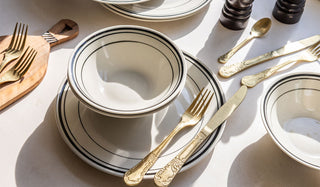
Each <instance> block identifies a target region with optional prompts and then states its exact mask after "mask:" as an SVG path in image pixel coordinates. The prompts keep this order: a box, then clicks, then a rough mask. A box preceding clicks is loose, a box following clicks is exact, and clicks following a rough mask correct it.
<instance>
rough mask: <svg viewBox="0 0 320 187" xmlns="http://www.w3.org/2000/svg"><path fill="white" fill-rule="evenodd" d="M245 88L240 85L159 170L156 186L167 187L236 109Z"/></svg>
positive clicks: (155, 179)
mask: <svg viewBox="0 0 320 187" xmlns="http://www.w3.org/2000/svg"><path fill="white" fill-rule="evenodd" d="M247 90H248V88H247V86H245V85H242V86H241V87H240V88H239V90H238V91H237V92H236V93H235V94H234V95H233V96H232V97H231V98H230V99H229V100H228V101H227V102H226V103H225V104H224V105H222V107H221V108H220V109H219V110H218V111H217V112H216V113H215V114H214V115H213V117H212V118H211V119H210V120H209V122H208V123H207V124H206V125H205V126H204V127H203V128H202V129H201V131H200V132H199V133H198V134H197V135H196V136H195V137H194V138H193V139H192V140H191V142H190V143H189V144H188V145H187V146H186V147H185V148H184V149H183V150H182V151H181V152H180V153H179V154H178V155H177V156H176V157H175V158H174V159H173V160H171V161H170V162H169V163H168V164H167V165H166V166H165V167H163V168H162V169H161V170H159V171H158V172H157V173H156V174H155V176H154V182H155V183H156V185H157V186H163V187H164V186H168V185H169V184H170V183H171V181H172V180H173V178H174V177H175V175H176V174H177V173H178V172H179V171H180V169H181V168H182V166H183V164H184V163H185V162H186V161H187V160H188V158H189V157H190V156H191V155H192V153H193V152H194V151H195V150H196V149H197V148H198V147H199V146H200V145H201V143H202V142H203V141H204V140H205V139H206V138H207V137H208V136H209V135H210V134H211V133H213V132H214V130H215V129H216V128H217V127H219V126H220V125H221V124H222V123H223V122H224V121H225V120H226V119H227V118H228V117H229V116H230V115H231V114H232V113H233V111H234V110H235V109H236V108H238V106H239V105H240V104H241V102H242V101H243V99H244V98H245V96H246V94H247Z"/></svg>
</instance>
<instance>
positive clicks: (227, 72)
mask: <svg viewBox="0 0 320 187" xmlns="http://www.w3.org/2000/svg"><path fill="white" fill-rule="evenodd" d="M278 56H280V55H279V53H277V52H275V51H271V52H269V53H266V54H264V55H260V56H258V57H255V58H252V59H249V60H246V61H243V62H238V63H235V64H231V65H227V66H223V67H221V68H220V70H219V75H220V76H222V77H225V78H228V77H231V76H232V75H234V74H236V73H239V72H240V71H243V70H245V69H247V68H249V67H251V66H254V65H257V64H259V63H262V62H264V61H267V60H271V59H273V58H276V57H278Z"/></svg>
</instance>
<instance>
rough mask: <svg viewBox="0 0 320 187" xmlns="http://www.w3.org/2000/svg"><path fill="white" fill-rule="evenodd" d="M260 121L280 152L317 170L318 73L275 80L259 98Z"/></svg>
mask: <svg viewBox="0 0 320 187" xmlns="http://www.w3.org/2000/svg"><path fill="white" fill-rule="evenodd" d="M262 119H263V121H264V125H265V128H266V129H267V131H268V133H269V135H270V136H271V137H272V139H273V140H274V142H275V143H276V144H277V145H278V146H279V147H280V148H281V149H282V151H284V152H285V153H286V154H288V155H289V156H290V157H292V158H293V159H295V160H296V161H298V162H300V163H302V164H304V165H306V166H309V167H312V168H315V169H320V74H313V73H295V74H292V75H289V76H285V77H282V78H280V79H278V80H277V81H276V82H275V83H274V84H273V85H272V86H271V87H270V88H269V89H268V90H267V91H266V93H265V95H264V97H263V100H262Z"/></svg>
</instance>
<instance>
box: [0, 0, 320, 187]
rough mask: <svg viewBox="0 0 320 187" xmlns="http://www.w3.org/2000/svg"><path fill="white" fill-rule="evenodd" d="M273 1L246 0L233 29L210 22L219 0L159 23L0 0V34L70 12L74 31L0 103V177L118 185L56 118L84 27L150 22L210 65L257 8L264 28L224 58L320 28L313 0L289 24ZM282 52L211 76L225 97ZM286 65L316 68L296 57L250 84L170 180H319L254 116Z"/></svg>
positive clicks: (32, 185) (238, 37)
mask: <svg viewBox="0 0 320 187" xmlns="http://www.w3.org/2000/svg"><path fill="white" fill-rule="evenodd" d="M275 2H276V1H275V0H257V1H255V2H254V5H253V10H252V14H251V18H250V20H249V22H248V26H247V27H246V29H245V30H242V31H232V30H229V29H226V28H224V27H223V26H222V25H221V24H220V22H219V17H220V13H221V9H222V7H223V4H224V1H223V0H213V1H212V2H211V3H210V4H209V5H208V6H207V7H205V8H204V9H202V10H201V11H200V12H199V13H198V14H196V15H194V16H192V17H189V18H185V19H182V20H178V21H172V22H161V23H152V22H142V21H134V20H131V19H128V18H124V17H122V16H119V15H116V14H114V13H112V12H110V11H108V10H106V9H104V8H103V7H102V6H100V5H99V4H98V3H96V2H94V1H90V0H26V1H22V0H1V1H0V17H1V19H0V25H1V26H0V34H1V35H9V34H11V33H12V29H13V26H14V24H15V23H16V22H22V23H28V24H29V34H32V35H40V34H42V33H43V32H44V31H46V30H48V29H49V28H50V27H51V26H52V25H53V24H55V23H56V22H57V21H59V20H60V19H63V18H68V19H72V20H74V21H76V22H77V23H78V24H79V27H80V33H79V36H78V37H77V38H75V39H73V40H71V41H69V42H66V43H64V44H61V45H59V46H56V47H54V48H52V51H51V54H50V58H49V65H48V70H47V74H46V76H45V78H44V80H43V81H42V82H41V83H40V85H39V86H38V87H37V88H36V89H34V90H33V91H32V92H30V93H29V94H27V95H26V96H25V97H23V98H22V99H20V100H19V101H17V102H15V103H14V104H12V105H11V106H9V107H7V108H6V109H5V110H2V111H1V112H0V147H1V155H0V166H1V168H0V186H3V187H9V186H23V187H37V186H110V187H111V186H112V187H116V186H125V184H124V183H123V180H122V178H119V177H115V176H112V175H109V174H106V173H103V172H101V171H99V170H97V169H95V168H93V167H91V166H89V165H88V164H86V163H85V162H83V161H82V160H81V159H80V158H79V157H78V156H76V155H75V154H74V153H73V152H72V151H71V150H70V149H69V147H68V146H67V145H66V144H65V143H64V141H63V140H62V138H61V137H60V135H59V132H58V130H57V127H56V122H55V114H54V106H55V97H56V94H57V91H58V88H59V86H60V84H61V81H62V80H63V79H64V78H65V76H66V71H67V65H68V58H69V55H70V54H71V52H72V49H73V47H75V45H76V44H77V43H78V42H79V41H81V40H82V39H83V38H84V37H85V36H87V35H88V34H90V33H92V32H94V31H96V30H98V29H101V28H104V27H108V26H113V25H121V24H133V25H142V26H146V27H150V28H153V29H155V30H158V31H160V32H162V33H164V34H166V35H167V36H169V37H170V38H171V39H172V40H174V42H175V43H176V44H177V45H178V46H179V47H180V48H181V49H183V50H184V51H187V52H189V53H190V54H192V55H194V56H196V57H197V58H199V59H200V60H201V61H202V62H204V63H205V64H206V65H207V66H208V67H209V68H210V69H211V70H212V72H214V73H215V74H217V72H218V69H219V68H220V67H221V66H222V64H219V63H217V60H216V59H217V58H218V57H219V56H220V55H221V54H223V53H224V52H226V51H227V50H229V49H230V48H231V47H233V46H234V45H235V44H236V43H239V42H240V41H242V40H243V39H245V38H246V37H247V36H248V35H249V32H250V28H251V26H252V25H253V24H254V23H255V21H256V20H258V19H260V18H262V17H270V18H271V19H272V21H273V25H272V28H271V30H270V32H269V33H268V34H267V35H266V36H265V37H264V38H261V39H255V40H254V41H253V42H251V43H249V45H247V46H246V47H244V48H243V49H241V52H239V53H237V54H236V55H235V56H234V57H233V58H232V59H231V61H230V62H229V63H233V62H236V61H241V60H244V59H249V58H251V57H254V56H257V55H260V54H263V53H265V52H268V51H270V50H273V49H277V48H279V47H281V46H282V45H284V44H285V43H288V42H292V41H295V40H299V39H302V38H306V37H309V36H312V35H314V34H320V33H319V31H320V30H319V29H320V21H319V18H320V11H319V10H320V1H319V0H308V1H307V3H306V7H305V11H304V13H303V16H302V18H301V20H300V21H299V22H298V23H297V24H293V25H286V24H283V23H281V22H278V21H277V20H275V19H274V18H273V17H272V10H273V7H274V5H275ZM291 56H292V55H291ZM289 57H290V56H286V57H283V58H279V59H275V60H272V61H269V62H266V63H264V64H261V65H259V66H256V67H254V68H251V69H249V70H247V71H244V72H242V73H240V74H238V75H236V76H234V77H232V78H230V79H223V78H220V77H219V76H218V75H217V77H218V78H219V80H220V83H221V86H222V88H223V90H224V92H225V96H226V98H227V99H228V98H229V97H230V96H231V95H233V93H235V91H236V90H237V89H238V88H239V85H240V79H241V77H242V76H244V75H248V74H252V73H256V72H258V71H261V70H263V69H264V68H266V67H269V66H271V65H274V64H277V63H280V62H283V61H284V60H286V59H288V58H289ZM291 72H318V73H320V65H319V63H318V62H314V63H306V64H301V65H299V66H295V67H294V68H292V69H290V70H286V71H282V72H281V73H280V74H277V75H276V76H274V77H272V78H270V79H268V80H267V81H265V82H263V83H261V84H259V85H258V86H256V87H255V88H252V89H249V90H248V95H247V97H246V99H245V100H244V102H243V103H242V104H241V105H240V107H239V108H238V110H237V111H236V112H235V113H234V114H233V115H232V116H231V117H230V118H229V120H228V123H227V126H226V128H225V131H224V133H223V136H222V138H221V141H220V142H219V143H218V144H217V146H216V148H215V149H214V151H212V152H211V153H210V154H209V155H208V156H207V157H206V158H205V159H203V160H202V161H201V162H200V163H199V164H197V165H196V166H194V167H193V168H191V169H189V170H187V171H185V172H183V173H181V174H179V175H178V176H177V177H176V179H175V180H174V181H173V183H172V186H174V187H187V186H194V187H212V186H229V187H232V186H320V172H319V171H317V170H314V169H311V168H308V167H306V166H304V165H302V164H300V163H298V162H296V161H294V160H293V159H291V158H290V157H288V156H287V155H286V154H285V153H283V152H282V151H281V150H280V149H279V148H278V147H277V145H276V144H274V143H273V141H272V139H271V138H270V136H269V135H268V134H267V132H266V130H265V128H264V126H263V123H262V120H261V117H260V103H261V102H260V99H261V97H262V94H263V92H264V90H265V89H266V88H267V87H268V85H270V84H271V83H272V82H273V81H274V80H275V79H277V78H278V77H279V76H282V75H284V74H289V73H291ZM140 186H145V187H146V186H153V181H152V180H147V181H143V183H142V184H140Z"/></svg>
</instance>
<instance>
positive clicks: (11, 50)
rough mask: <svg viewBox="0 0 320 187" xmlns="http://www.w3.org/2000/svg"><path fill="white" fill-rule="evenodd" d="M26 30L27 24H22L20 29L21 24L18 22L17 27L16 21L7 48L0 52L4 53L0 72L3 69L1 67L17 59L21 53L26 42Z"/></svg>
mask: <svg viewBox="0 0 320 187" xmlns="http://www.w3.org/2000/svg"><path fill="white" fill-rule="evenodd" d="M17 29H18V31H17ZM27 32H28V25H25V24H23V25H22V29H21V24H19V27H18V23H16V26H15V28H14V31H13V34H12V38H11V41H10V44H9V46H8V48H7V49H5V50H4V51H2V52H1V53H4V55H3V60H2V62H1V63H0V72H1V71H2V70H3V68H5V67H6V65H7V64H8V63H10V62H11V61H13V60H15V59H17V58H18V57H19V56H20V55H21V53H22V51H23V48H24V46H25V43H26V39H27Z"/></svg>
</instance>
